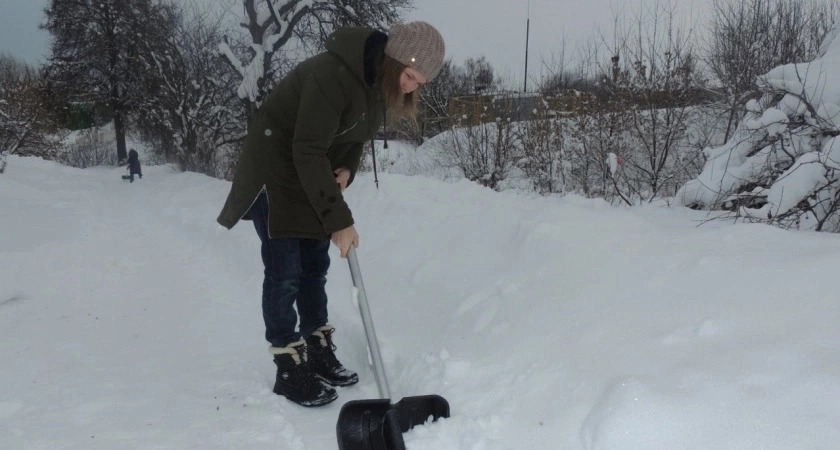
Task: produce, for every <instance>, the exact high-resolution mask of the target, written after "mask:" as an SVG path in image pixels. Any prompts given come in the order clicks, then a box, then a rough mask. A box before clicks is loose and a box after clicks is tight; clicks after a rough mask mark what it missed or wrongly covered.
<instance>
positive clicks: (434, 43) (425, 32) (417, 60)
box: [385, 21, 446, 81]
mask: <svg viewBox="0 0 840 450" xmlns="http://www.w3.org/2000/svg"><path fill="white" fill-rule="evenodd" d="M445 52H446V47H445V46H444V44H443V36H441V35H440V32H438V30H437V29H436V28H435V27H433V26H431V25H429V24H428V23H426V22H421V21H417V22H409V23H405V24H402V23H398V24H394V25H393V26H392V27H391V31H390V33H388V43H387V44H385V54H386V55H388V56H390V57H391V58H394V59H396V60H397V61H399V62H401V63H403V64H405V65H406V66H408V67H412V68H414V69H415V70H417V71H418V72H420V73H422V74H423V76H424V77H426V79H427V81H431V80H432V78H434V77H435V76H437V74H438V72H440V67H441V66H442V65H443V56H444V53H445Z"/></svg>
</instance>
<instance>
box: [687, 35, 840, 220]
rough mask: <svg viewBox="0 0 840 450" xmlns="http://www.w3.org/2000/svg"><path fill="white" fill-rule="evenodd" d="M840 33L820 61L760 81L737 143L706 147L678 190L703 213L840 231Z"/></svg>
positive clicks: (831, 39) (788, 66)
mask: <svg viewBox="0 0 840 450" xmlns="http://www.w3.org/2000/svg"><path fill="white" fill-rule="evenodd" d="M838 36H840V28H838V27H837V26H835V27H834V28H833V29H832V30H831V32H830V33H829V34H828V35H827V37H826V39H825V40H824V41H823V44H822V46H821V47H820V51H819V53H818V56H817V58H816V59H814V60H813V61H811V62H807V63H798V64H786V65H782V66H778V67H776V68H774V69H772V70H771V71H769V72H768V73H766V74H764V75H763V76H761V77H759V78H758V80H757V84H758V87H759V88H760V89H761V91H762V92H763V96H762V97H761V98H760V99H758V100H751V101H750V102H748V104H747V113H746V116H745V117H744V118H743V120H742V121H741V122H740V124H739V125H738V127H737V129H736V130H735V132H734V134H733V136H732V137H731V139H729V141H728V142H726V143H725V144H723V145H722V146H720V147H715V148H706V149H705V150H704V153H705V156H706V158H707V162H706V165H705V167H704V169H703V172H702V173H701V174H700V175H699V176H698V177H697V178H695V179H693V180H691V181H689V182H688V183H686V184H685V185H684V186H683V187H682V188H681V189H680V190H679V191H678V193H677V198H678V200H679V201H680V202H681V203H682V204H683V205H686V206H689V207H693V208H698V209H711V210H715V209H717V210H730V211H732V212H733V214H734V215H735V216H737V217H739V218H742V219H744V220H748V221H762V222H770V223H774V224H778V225H781V226H783V227H787V228H797V229H804V230H817V231H835V232H837V231H840V214H838V206H840V205H838V203H839V202H838V200H839V199H840V190H838V185H839V184H840V142H837V136H838V135H839V134H840V130H838V125H839V124H840V81H838V80H840V38H838Z"/></svg>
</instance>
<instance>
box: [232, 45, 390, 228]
mask: <svg viewBox="0 0 840 450" xmlns="http://www.w3.org/2000/svg"><path fill="white" fill-rule="evenodd" d="M386 41H387V35H385V34H384V33H382V32H380V31H375V30H372V29H367V28H345V29H341V30H338V31H336V32H334V33H333V34H332V35H331V36H330V37H328V38H327V42H326V43H325V48H326V50H327V51H326V52H324V53H321V54H319V55H316V56H313V57H311V58H309V59H307V60H305V61H303V62H302V63H300V64H299V65H298V66H297V67H296V68H295V69H294V70H292V71H291V72H290V73H289V74H288V75H287V76H286V77H285V78H284V79H283V80H282V81H281V82H280V83H278V84H277V86H275V87H274V89H273V90H272V91H271V94H270V95H269V96H268V98H267V99H266V100H265V102H264V103H263V105H262V106H261V107H260V109H259V110H258V111H257V113H256V114H255V117H254V118H253V120H252V122H251V124H250V125H249V127H248V134H247V137H246V139H245V145H244V148H243V150H242V153H241V155H240V157H239V162H238V165H237V167H236V172H235V174H234V179H233V183H232V186H231V190H230V193H229V194H228V197H227V201H226V202H225V205H224V207H223V208H222V211H221V214H219V217H218V219H217V221H218V222H219V223H220V224H221V225H222V226H224V227H226V228H228V229H230V228H233V226H234V225H236V223H237V222H239V220H240V219H246V220H250V217H249V216H248V210H249V209H250V208H251V205H252V204H253V203H254V200H255V199H256V198H257V196H258V195H259V194H260V192H261V191H263V190H265V191H266V193H267V194H268V203H269V235H270V236H271V237H272V238H278V237H298V238H311V239H326V238H328V237H329V236H330V234H332V233H334V232H336V231H339V230H342V229H344V228H347V227H349V226H351V225H353V223H354V222H353V216H352V214H351V212H350V208H349V207H348V206H347V203H346V202H345V201H344V197H343V196H342V195H341V191H340V189H339V186H338V183H336V179H335V175H334V173H333V171H334V170H336V169H338V168H339V167H345V168H347V169H349V170H350V173H351V175H350V181H349V182H348V185H349V184H350V183H351V182H352V181H353V179H354V178H355V175H356V171H357V170H358V168H359V161H360V160H361V156H362V147H363V145H364V144H365V143H366V142H368V141H370V139H372V138H373V136H374V135H375V134H376V132H377V131H378V129H379V126H380V124H381V123H382V120H383V118H384V114H385V103H384V98H383V95H382V89H381V88H380V86H379V85H378V84H377V83H376V82H375V79H376V76H375V70H376V69H375V67H376V63H375V62H376V61H378V60H379V58H381V55H382V53H383V50H384V48H385V43H386Z"/></svg>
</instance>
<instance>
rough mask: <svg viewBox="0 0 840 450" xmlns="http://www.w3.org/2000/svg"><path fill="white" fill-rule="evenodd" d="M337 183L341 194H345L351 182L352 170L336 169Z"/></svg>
mask: <svg viewBox="0 0 840 450" xmlns="http://www.w3.org/2000/svg"><path fill="white" fill-rule="evenodd" d="M334 173H335V181H336V183H338V187H339V189H340V190H341V192H344V190H345V189H347V182H348V181H350V170H349V169H345V168H344V167H339V168H338V169H335V172H334Z"/></svg>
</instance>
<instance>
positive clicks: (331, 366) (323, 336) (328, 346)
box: [305, 325, 359, 386]
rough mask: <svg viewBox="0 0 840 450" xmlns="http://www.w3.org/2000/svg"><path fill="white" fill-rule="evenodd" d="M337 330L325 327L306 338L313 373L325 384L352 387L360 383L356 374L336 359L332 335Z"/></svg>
mask: <svg viewBox="0 0 840 450" xmlns="http://www.w3.org/2000/svg"><path fill="white" fill-rule="evenodd" d="M334 332H335V328H333V326H332V325H324V326H323V327H321V328H318V329H317V330H315V332H314V333H312V334H310V335H309V336H306V338H305V339H306V347H307V348H308V349H309V365H310V367H312V372H313V373H314V374H315V375H316V376H317V377H318V378H320V379H321V380H323V381H324V382H325V383H327V384H329V385H332V386H350V385H353V384H356V383H358V382H359V376H358V375H356V372H353V371H351V370H348V369H346V368H345V367H344V366H342V365H341V363H340V362H339V361H338V358H336V357H335V345H334V344H333V342H332V334H333V333H334Z"/></svg>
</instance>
